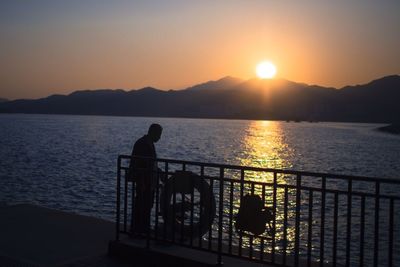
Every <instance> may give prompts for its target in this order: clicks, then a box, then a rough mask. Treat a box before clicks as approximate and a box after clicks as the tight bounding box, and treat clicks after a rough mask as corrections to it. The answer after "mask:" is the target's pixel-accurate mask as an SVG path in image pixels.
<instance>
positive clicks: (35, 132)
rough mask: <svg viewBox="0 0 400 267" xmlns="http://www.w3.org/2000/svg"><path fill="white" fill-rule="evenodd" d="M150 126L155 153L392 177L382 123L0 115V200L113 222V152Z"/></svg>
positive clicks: (126, 148) (393, 141) (123, 150)
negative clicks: (155, 128) (155, 130)
mask: <svg viewBox="0 0 400 267" xmlns="http://www.w3.org/2000/svg"><path fill="white" fill-rule="evenodd" d="M152 123H159V124H160V125H162V127H163V133H162V137H161V139H160V140H159V142H157V143H156V150H157V156H158V157H159V158H166V159H178V160H189V161H199V162H207V163H222V164H232V165H243V166H256V167H268V168H275V169H288V170H302V171H309V172H321V173H335V174H346V175H357V176H368V177H377V178H393V179H398V180H400V136H396V135H392V134H388V133H384V132H380V131H377V130H376V128H378V127H381V126H383V125H384V124H369V123H337V122H286V121H262V120H223V119H189V118H151V117H113V116H77V115H34V114H0V202H2V203H6V204H18V203H31V204H37V205H41V206H45V207H49V208H55V209H60V210H63V211H68V212H75V213H78V214H83V215H89V216H94V217H98V218H102V219H106V220H110V221H113V220H115V198H116V189H115V188H116V176H117V157H118V155H130V153H131V150H132V147H133V144H134V142H135V141H136V140H137V139H138V138H140V137H141V136H143V135H144V134H146V132H147V129H148V127H149V125H151V124H152Z"/></svg>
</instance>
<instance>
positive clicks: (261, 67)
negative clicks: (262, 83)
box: [256, 61, 276, 79]
mask: <svg viewBox="0 0 400 267" xmlns="http://www.w3.org/2000/svg"><path fill="white" fill-rule="evenodd" d="M256 73H257V76H258V77H259V78H261V79H272V78H274V76H275V74H276V67H275V65H274V64H272V63H271V62H269V61H263V62H261V63H259V64H258V65H257V67H256Z"/></svg>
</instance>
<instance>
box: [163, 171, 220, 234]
mask: <svg viewBox="0 0 400 267" xmlns="http://www.w3.org/2000/svg"><path fill="white" fill-rule="evenodd" d="M195 190H197V191H198V194H199V195H197V196H195V197H194V202H195V203H191V194H192V193H193V194H194V192H195ZM174 195H175V199H177V196H179V195H181V202H177V201H176V202H175V207H174V204H173V196H174ZM185 195H189V196H190V197H189V199H188V198H186V197H185ZM194 206H196V209H195V210H196V211H194V212H193V213H196V214H194V216H195V215H196V217H197V218H198V220H197V221H196V222H195V221H194V220H193V218H190V216H188V218H186V217H185V216H184V214H185V213H186V212H191V210H192V207H193V209H194ZM160 212H161V215H162V217H163V219H164V223H166V224H167V225H168V228H169V229H170V230H172V227H173V226H174V224H175V232H177V233H181V232H183V236H185V237H190V234H192V237H193V238H196V237H199V236H203V235H204V234H205V233H207V232H208V230H209V228H210V227H211V225H212V223H213V221H214V218H215V212H216V205H215V196H214V193H213V190H212V188H211V186H210V185H209V183H207V182H206V181H205V179H204V178H202V177H200V176H198V175H196V174H194V173H192V172H190V171H176V172H175V173H174V174H173V175H172V176H171V177H170V178H169V179H168V180H167V181H166V183H165V184H164V188H163V190H162V192H161V195H160ZM192 220H193V224H192V226H191V225H190V224H191V222H192Z"/></svg>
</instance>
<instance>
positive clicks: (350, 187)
mask: <svg viewBox="0 0 400 267" xmlns="http://www.w3.org/2000/svg"><path fill="white" fill-rule="evenodd" d="M352 191H353V181H352V180H351V179H350V180H349V181H348V188H347V225H346V267H349V266H350V244H351V205H352Z"/></svg>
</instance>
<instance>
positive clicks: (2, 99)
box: [0, 97, 8, 103]
mask: <svg viewBox="0 0 400 267" xmlns="http://www.w3.org/2000/svg"><path fill="white" fill-rule="evenodd" d="M7 101H8V99H7V98H1V97H0V103H1V102H7Z"/></svg>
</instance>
